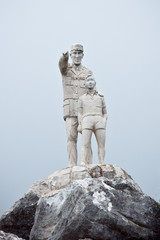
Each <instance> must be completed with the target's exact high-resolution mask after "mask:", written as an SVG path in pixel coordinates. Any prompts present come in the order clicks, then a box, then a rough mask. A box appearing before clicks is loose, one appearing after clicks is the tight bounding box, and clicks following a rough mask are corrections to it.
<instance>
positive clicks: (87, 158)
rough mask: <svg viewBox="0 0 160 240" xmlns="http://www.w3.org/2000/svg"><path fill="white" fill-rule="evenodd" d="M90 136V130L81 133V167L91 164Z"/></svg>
mask: <svg viewBox="0 0 160 240" xmlns="http://www.w3.org/2000/svg"><path fill="white" fill-rule="evenodd" d="M91 136H92V130H90V129H84V130H83V131H82V149H81V165H88V164H92V149H91Z"/></svg>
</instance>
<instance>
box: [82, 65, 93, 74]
mask: <svg viewBox="0 0 160 240" xmlns="http://www.w3.org/2000/svg"><path fill="white" fill-rule="evenodd" d="M82 69H83V71H86V72H88V73H90V74H91V75H93V74H92V71H91V70H90V69H88V68H86V67H85V66H82Z"/></svg>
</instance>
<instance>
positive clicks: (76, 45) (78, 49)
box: [71, 43, 83, 52]
mask: <svg viewBox="0 0 160 240" xmlns="http://www.w3.org/2000/svg"><path fill="white" fill-rule="evenodd" d="M75 50H77V51H81V52H83V46H82V45H81V44H79V43H76V44H73V45H72V46H71V52H72V51H75Z"/></svg>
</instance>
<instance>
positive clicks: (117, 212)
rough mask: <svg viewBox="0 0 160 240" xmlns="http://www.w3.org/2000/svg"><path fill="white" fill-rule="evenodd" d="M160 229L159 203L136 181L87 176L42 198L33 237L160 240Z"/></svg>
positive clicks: (51, 239)
mask: <svg viewBox="0 0 160 240" xmlns="http://www.w3.org/2000/svg"><path fill="white" fill-rule="evenodd" d="M126 176H127V175H126ZM159 229H160V206H159V204H158V203H157V202H155V201H154V200H153V199H152V198H150V197H148V196H147V195H145V194H143V193H142V191H141V190H140V189H139V188H138V187H137V185H136V184H134V182H133V180H132V181H131V179H130V178H126V179H124V178H123V177H122V176H119V177H116V178H115V179H114V181H113V180H109V179H107V178H106V177H100V178H97V179H96V178H87V179H84V180H76V181H74V182H73V183H72V184H71V185H70V186H68V187H66V188H65V189H64V190H62V191H60V192H58V193H55V194H53V195H51V196H49V197H43V198H41V199H40V201H39V204H38V207H37V210H36V217H35V223H34V226H33V228H32V231H31V235H30V240H42V239H46V240H67V239H69V240H79V239H87V238H89V239H94V240H109V239H111V240H125V239H132V240H134V239H141V240H142V239H144V240H145V239H146V240H156V239H157V240H158V239H160V232H159Z"/></svg>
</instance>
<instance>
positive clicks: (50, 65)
mask: <svg viewBox="0 0 160 240" xmlns="http://www.w3.org/2000/svg"><path fill="white" fill-rule="evenodd" d="M159 13H160V1H158V0H110V1H109V0H81V1H75V0H67V1H66V0H55V1H54V0H23V1H22V0H14V1H13V0H0V164H1V165H0V166H1V170H0V192H1V198H0V215H1V214H2V213H3V212H4V211H6V210H8V209H9V208H10V207H11V206H12V205H13V203H14V202H15V201H16V200H18V199H19V198H20V197H22V196H23V194H24V193H25V192H26V191H27V190H28V188H29V187H30V186H31V185H32V184H33V183H34V182H36V181H38V180H42V179H44V178H46V177H47V176H48V175H50V174H51V173H52V172H54V171H56V170H58V169H61V168H65V167H67V166H68V160H67V151H66V134H65V122H64V121H63V117H62V105H63V92H62V83H61V75H60V72H59V69H58V60H59V57H60V55H61V53H62V52H63V51H65V50H69V49H70V46H71V45H72V44H73V43H81V44H83V46H84V51H85V52H84V53H85V56H84V59H83V65H84V66H86V67H87V68H89V69H91V70H92V71H93V73H94V76H95V79H96V81H97V89H98V90H99V91H101V92H103V94H104V95H105V99H106V103H107V110H108V115H109V118H108V124H107V134H106V137H107V141H106V158H105V162H106V163H109V164H115V165H118V166H120V167H121V168H123V169H124V170H126V171H127V172H128V173H129V174H130V175H131V176H132V178H133V179H134V180H135V181H136V182H137V183H138V184H139V186H140V187H141V188H142V190H143V191H144V192H145V193H146V194H148V195H150V196H152V197H153V198H155V199H156V200H157V201H158V200H159V199H160V174H159V169H160V161H159V156H160V147H159V142H160V128H159V123H160V110H159V104H160V67H159V63H160V14H159ZM80 140H81V138H79V142H78V146H79V152H80V144H81V143H80ZM93 148H94V151H93V153H94V163H96V162H97V163H98V160H97V146H96V142H95V139H94V137H93ZM79 162H80V161H79Z"/></svg>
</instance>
